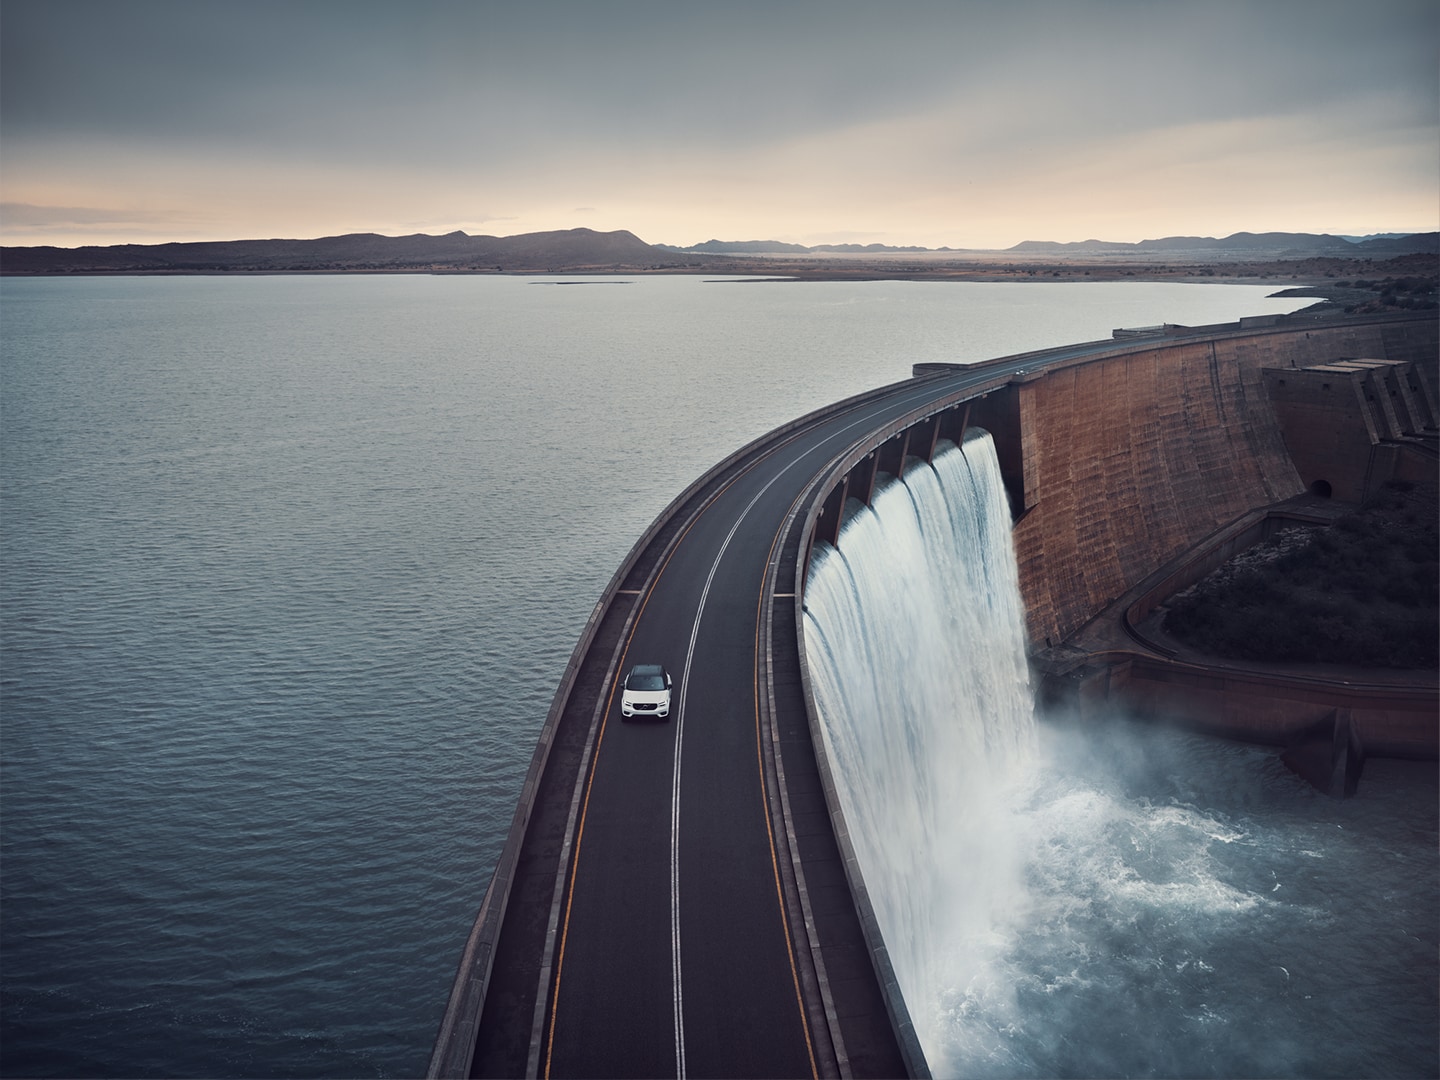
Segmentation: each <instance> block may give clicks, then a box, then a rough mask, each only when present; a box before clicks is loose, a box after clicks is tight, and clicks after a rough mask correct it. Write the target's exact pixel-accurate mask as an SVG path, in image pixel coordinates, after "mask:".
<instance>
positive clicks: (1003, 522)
mask: <svg viewBox="0 0 1440 1080" xmlns="http://www.w3.org/2000/svg"><path fill="white" fill-rule="evenodd" d="M1018 577H1019V576H1018V572H1017V568H1016V563H1015V556H1014V551H1013V548H1012V545H1011V538H1010V513H1009V508H1008V504H1007V502H1006V498H1005V491H1004V487H1003V484H1002V482H1001V476H1000V467H999V462H998V460H997V459H996V456H995V450H994V445H993V443H992V441H991V439H990V436H989V435H988V433H985V432H983V431H980V430H978V429H972V431H971V432H970V433H968V434H967V436H966V438H965V441H964V445H963V447H955V446H953V445H950V446H948V447H946V448H945V449H944V450H943V451H942V452H941V453H939V454H938V455H937V456H936V457H935V459H934V461H933V462H932V463H930V464H926V463H924V462H920V461H918V460H912V461H911V462H910V464H909V467H908V468H906V469H905V470H904V472H903V475H902V476H901V477H900V478H899V479H898V480H897V481H895V482H893V483H891V484H889V485H887V486H885V487H884V488H882V489H881V490H880V491H879V493H878V494H877V495H876V496H875V497H874V499H873V500H872V505H871V506H869V507H863V506H860V505H859V504H852V505H851V507H850V508H849V518H848V520H847V521H846V523H845V525H844V527H843V528H842V529H841V531H840V536H839V541H838V544H837V545H836V546H835V547H831V546H829V545H822V546H820V547H818V548H817V550H816V553H815V556H814V558H813V560H812V563H811V569H810V574H809V579H808V582H807V585H806V593H805V608H806V612H805V641H806V650H807V654H808V656H809V662H810V668H811V676H812V682H813V688H814V694H815V701H816V706H817V708H818V709H819V712H820V716H821V720H822V727H823V730H824V738H825V742H826V751H827V753H828V754H829V756H830V760H831V763H832V766H833V768H834V770H835V773H836V779H837V787H838V790H839V797H840V800H841V803H842V807H843V809H844V812H845V816H846V820H847V822H848V823H849V826H850V832H851V835H852V838H853V840H854V843H855V847H856V853H857V856H858V858H859V859H860V863H861V866H862V867H863V870H864V873H865V877H866V881H867V883H869V884H870V891H871V899H872V902H873V903H874V906H875V909H876V916H877V918H878V920H879V923H880V927H881V931H882V933H883V934H884V936H885V941H886V944H887V946H888V948H889V950H890V954H891V958H892V961H893V963H894V965H895V969H896V974H897V977H898V979H899V980H900V984H901V989H902V991H903V993H904V996H905V1000H906V1002H907V1004H908V1005H909V1007H910V1011H911V1015H912V1018H913V1020H914V1022H915V1025H916V1030H917V1033H918V1034H919V1036H920V1040H921V1043H922V1045H924V1046H925V1047H926V1051H927V1054H931V1053H932V1052H933V1050H935V1049H937V1048H938V1045H939V1043H940V1040H941V1035H942V1029H943V1028H945V1027H946V1025H945V1022H944V1018H943V1017H942V1014H941V1009H942V1007H943V1001H942V999H943V998H944V997H945V995H946V992H947V991H950V990H953V988H954V987H956V986H957V984H958V985H966V986H968V987H970V988H971V990H972V991H973V992H974V993H977V994H979V995H981V996H986V995H987V994H988V993H990V992H991V990H992V989H993V991H994V992H995V993H1003V989H1002V988H1000V987H998V986H997V987H993V988H991V987H987V986H986V985H984V984H985V983H986V982H987V975H986V972H987V971H988V970H990V967H991V965H990V964H989V962H988V957H989V955H990V954H991V953H992V952H993V950H994V948H995V946H996V944H997V943H996V941H995V940H994V928H995V927H996V926H997V925H999V924H1003V923H1006V922H1008V921H1009V919H1010V918H1011V917H1013V915H1014V912H1015V909H1016V907H1017V905H1021V904H1022V903H1023V897H1024V895H1025V893H1024V888H1023V882H1022V873H1023V869H1024V868H1023V860H1022V858H1021V854H1020V845H1017V844H1015V843H1013V842H1012V838H1011V836H1010V829H1009V828H1008V827H1007V822H1009V821H1010V820H1011V817H1012V815H1011V812H1010V811H1009V809H1008V806H1009V804H1010V803H1011V801H1012V798H1013V796H1014V793H1015V791H1016V785H1017V784H1018V783H1021V782H1023V780H1024V778H1025V776H1026V774H1027V773H1028V772H1029V771H1030V769H1029V766H1030V765H1031V763H1032V762H1033V758H1034V755H1035V752H1036V742H1037V733H1036V724H1035V718H1034V705H1033V696H1032V694H1031V691H1030V685H1029V679H1028V670H1027V665H1026V659H1025V622H1024V611H1023V607H1022V603H1021V599H1020V590H1019V580H1018Z"/></svg>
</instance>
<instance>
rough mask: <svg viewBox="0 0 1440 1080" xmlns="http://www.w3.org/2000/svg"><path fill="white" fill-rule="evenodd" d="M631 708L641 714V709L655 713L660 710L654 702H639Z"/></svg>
mask: <svg viewBox="0 0 1440 1080" xmlns="http://www.w3.org/2000/svg"><path fill="white" fill-rule="evenodd" d="M630 707H631V708H632V709H634V710H635V711H636V712H639V711H640V710H641V709H649V710H651V711H653V710H655V709H658V708H659V707H660V706H658V705H656V704H655V703H654V702H653V701H637V702H635V704H634V705H631V706H630Z"/></svg>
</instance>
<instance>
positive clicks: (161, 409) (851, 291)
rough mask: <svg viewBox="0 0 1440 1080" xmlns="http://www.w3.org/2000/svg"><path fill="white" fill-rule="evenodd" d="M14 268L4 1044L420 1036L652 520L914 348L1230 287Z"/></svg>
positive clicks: (412, 1065)
mask: <svg viewBox="0 0 1440 1080" xmlns="http://www.w3.org/2000/svg"><path fill="white" fill-rule="evenodd" d="M625 280H626V282H627V283H624V284H621V283H619V282H618V281H617V282H615V283H611V284H601V283H599V282H595V283H590V284H584V285H578V284H577V285H561V284H546V283H541V282H540V281H538V280H532V279H521V278H502V277H493V278H492V277H467V276H436V277H428V276H345V277H339V276H337V277H326V276H314V277H309V276H307V277H254V278H218V277H174V278H159V279H138V278H81V279H71V280H41V279H14V278H6V279H0V350H3V352H0V543H3V548H0V551H3V565H0V634H3V640H0V644H3V657H0V749H3V763H0V800H3V819H0V821H3V824H0V860H3V875H0V960H3V964H0V994H3V1031H0V1071H3V1072H4V1073H5V1074H7V1075H45V1076H73V1075H108V1076H138V1075H156V1076H162V1075H168V1076H235V1075H251V1076H320V1075H328V1076H336V1075H344V1076H367V1075H377V1076H406V1075H414V1074H417V1073H418V1072H420V1071H422V1070H423V1068H424V1065H425V1062H426V1058H427V1055H428V1053H429V1049H430V1044H431V1040H432V1039H433V1036H434V1032H435V1028H436V1025H437V1023H438V1020H439V1016H440V1012H441V1009H442V1008H443V1005H444V1002H445V997H446V994H447V993H448V990H449V986H450V981H451V979H452V977H453V974H454V969H455V964H456V962H457V960H458V958H459V951H460V948H461V945H462V943H463V941H464V939H465V936H466V934H467V932H468V930H469V927H470V922H471V920H472V918H473V916H474V913H475V910H476V908H477V906H478V904H479V901H480V898H481V896H482V894H483V892H484V889H485V886H486V883H487V882H488V880H489V876H490V873H491V871H492V868H493V865H494V861H495V859H496V857H497V855H498V853H499V850H500V847H501V845H502V843H503V840H504V835H505V831H506V829H507V828H508V825H509V821H510V817H511V814H512V812H513V809H514V800H515V798H516V795H517V793H518V791H519V787H520V783H521V780H522V778H523V775H524V770H525V768H526V766H527V764H528V762H529V759H530V755H531V752H532V750H533V749H534V743H535V737H536V735H537V733H538V731H539V728H540V725H541V723H542V722H543V719H544V716H545V713H546V710H547V708H548V706H549V702H550V698H551V695H552V694H553V692H554V688H555V684H556V682H557V680H558V678H559V675H560V672H561V670H562V669H563V667H564V664H565V661H566V659H567V657H568V655H569V653H570V650H571V648H572V647H573V645H574V642H575V639H576V637H577V636H578V634H579V632H580V629H581V627H582V625H583V623H584V620H585V618H586V617H587V615H588V614H589V611H590V609H591V607H592V605H593V604H594V602H595V600H596V599H597V597H598V596H599V593H600V591H601V589H602V588H603V586H604V584H605V582H606V581H607V580H608V578H609V576H610V574H611V573H612V572H613V570H614V569H615V567H616V566H617V565H618V563H619V562H620V560H621V559H622V558H623V556H624V554H625V552H626V551H627V550H628V549H629V547H630V545H631V544H632V543H633V542H634V540H635V538H636V537H637V536H638V535H639V534H640V533H641V532H642V531H643V530H644V528H645V527H646V525H648V524H649V522H650V521H651V520H652V519H653V518H654V516H655V515H656V514H657V513H658V512H659V511H660V510H661V509H662V508H663V507H664V506H665V504H666V503H667V502H669V500H670V499H671V498H672V497H673V496H674V495H676V494H677V493H678V492H679V491H680V490H681V489H682V488H683V487H684V486H685V485H686V484H687V483H689V482H690V481H691V480H692V479H694V478H695V477H696V476H698V475H699V474H700V473H701V472H703V471H704V470H705V469H706V468H708V467H709V466H710V465H711V464H713V463H714V462H715V461H716V460H718V459H719V458H721V457H723V456H724V455H725V454H727V453H729V452H730V451H731V450H733V449H735V448H736V447H738V446H739V445H741V444H743V443H744V442H746V441H748V440H750V439H752V438H754V437H755V436H757V435H759V434H761V433H763V432H764V431H766V430H769V429H770V428H772V427H774V426H776V425H778V424H781V423H783V422H785V421H787V420H790V419H792V418H793V417H795V416H796V415H799V414H800V413H803V412H805V411H808V410H810V409H813V408H817V407H819V406H821V405H824V404H827V403H829V402H831V401H834V400H836V399H839V398H841V397H844V396H846V395H849V394H852V393H855V392H858V391H860V390H864V389H868V388H870V387H873V386H877V385H880V384H883V383H888V382H893V381H896V380H900V379H904V378H906V377H907V376H908V375H909V372H910V366H911V364H912V363H915V362H919V361H933V360H946V361H971V360H980V359H985V358H989V357H991V356H997V355H1002V354H1007V353H1014V352H1019V351H1024V350H1029V349H1034V348H1041V347H1045V346H1050V345H1061V344H1066V343H1071V342H1078V341H1085V340H1094V339H1099V338H1105V337H1108V336H1109V333H1110V330H1111V329H1112V328H1114V327H1120V326H1137V325H1149V324H1155V323H1160V322H1177V323H1188V324H1202V323H1209V322H1219V321H1226V320H1231V319H1234V318H1236V317H1238V316H1240V315H1257V314H1264V313H1269V312H1281V311H1289V310H1294V309H1295V308H1297V307H1300V306H1303V305H1304V304H1305V303H1307V301H1303V300H1293V299H1292V300H1272V299H1266V298H1265V295H1264V294H1265V292H1266V291H1267V290H1265V289H1262V288H1254V287H1242V286H1227V285H1203V286H1191V285H1160V284H1143V283H1136V284H1099V283H1096V284H1084V283H1067V284H948V283H947V284H939V283H936V284H917V283H905V282H866V283H816V284H795V283H765V284H760V283H725V282H706V281H702V280H700V279H698V278H664V277H661V278H637V279H633V280H632V279H625Z"/></svg>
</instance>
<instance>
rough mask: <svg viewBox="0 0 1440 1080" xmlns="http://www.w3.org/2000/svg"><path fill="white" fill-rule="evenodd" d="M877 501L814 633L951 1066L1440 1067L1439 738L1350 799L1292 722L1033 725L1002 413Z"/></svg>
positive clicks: (828, 714) (1295, 1072)
mask: <svg viewBox="0 0 1440 1080" xmlns="http://www.w3.org/2000/svg"><path fill="white" fill-rule="evenodd" d="M872 503H873V505H872V507H862V506H860V504H858V503H854V502H852V503H851V505H850V507H849V510H848V513H849V518H848V520H847V521H846V523H845V525H844V527H843V528H842V529H841V532H840V538H839V544H838V547H830V546H828V545H822V546H820V547H819V548H817V550H816V554H815V557H814V559H813V561H812V564H811V570H810V576H809V581H808V582H807V585H806V594H805V645H806V651H807V655H808V658H809V663H810V669H811V676H812V680H813V687H814V692H815V701H816V705H817V707H818V709H819V711H820V718H821V721H822V727H823V729H824V732H825V743H826V750H827V753H828V754H829V756H830V760H831V763H832V766H833V768H834V771H835V774H836V787H837V791H838V793H839V797H840V800H841V803H842V809H843V810H844V813H845V817H846V820H847V823H848V825H849V831H850V834H851V838H852V841H853V843H854V845H855V849H856V855H857V857H858V858H859V860H860V864H861V868H862V871H863V873H864V875H865V881H866V885H867V887H868V892H869V894H870V898H871V901H872V903H873V905H874V907H875V912H876V916H877V918H878V920H879V923H880V929H881V932H882V934H883V935H884V938H885V943H886V945H887V947H888V949H889V952H890V956H891V960H892V962H893V964H894V968H895V972H896V976H897V978H898V979H899V982H900V986H901V990H902V992H903V994H904V998H905V1002H906V1005H907V1007H908V1008H909V1011H910V1015H911V1017H912V1019H913V1020H914V1022H915V1028H916V1032H917V1034H918V1036H919V1038H920V1042H921V1045H922V1046H923V1048H924V1050H925V1054H926V1057H927V1059H928V1061H929V1064H930V1066H931V1068H932V1070H933V1071H934V1072H935V1074H936V1075H958V1076H967V1077H997V1078H999V1077H1016V1076H1257V1077H1258V1076H1292V1077H1293V1076H1337V1077H1340V1076H1357V1075H1371V1076H1419V1075H1434V1067H1435V1062H1436V1060H1437V1049H1440V1032H1437V1023H1436V1016H1437V1015H1440V1001H1437V998H1440V994H1437V985H1440V978H1437V962H1436V955H1437V940H1436V927H1437V926H1440V911H1437V907H1440V905H1437V896H1440V862H1437V856H1436V851H1437V822H1436V804H1437V797H1436V773H1435V768H1434V765H1433V763H1424V762H1390V761H1383V760H1374V761H1371V762H1370V763H1369V764H1368V765H1367V768H1366V782H1365V783H1364V784H1362V785H1361V790H1360V792H1359V795H1358V796H1357V797H1356V798H1354V799H1347V800H1344V801H1340V800H1332V799H1327V798H1325V797H1324V796H1323V795H1320V794H1319V793H1318V792H1315V791H1314V790H1313V789H1311V788H1309V787H1308V785H1306V784H1305V782H1304V781H1302V780H1300V779H1298V778H1297V777H1295V776H1294V775H1293V774H1290V773H1289V772H1287V771H1286V770H1285V769H1284V767H1283V766H1282V765H1281V764H1280V762H1279V760H1278V757H1277V756H1276V755H1275V753H1274V752H1273V751H1271V750H1269V749H1268V748H1263V747H1254V746H1245V745H1239V744H1235V743H1227V742H1224V741H1222V740H1217V739H1208V738H1205V737H1202V736H1199V735H1193V734H1187V733H1185V732H1183V731H1177V730H1174V729H1169V728H1166V727H1164V726H1163V725H1156V724H1153V723H1140V722H1136V721H1134V720H1130V719H1127V718H1124V717H1120V716H1117V717H1113V718H1110V719H1108V720H1105V721H1104V722H1100V721H1096V722H1093V723H1083V724H1082V723H1079V722H1076V721H1075V720H1074V719H1073V718H1070V719H1066V718H1050V717H1046V718H1044V719H1045V720H1046V721H1047V722H1046V723H1042V724H1038V725H1037V723H1036V718H1035V715H1034V708H1033V705H1032V698H1031V694H1030V690H1029V687H1028V685H1027V677H1026V662H1025V636H1024V620H1023V613H1022V610H1021V601H1020V596H1019V590H1018V583H1017V573H1016V566H1015V560H1014V555H1013V552H1012V548H1011V543H1010V516H1009V513H1008V510H1007V506H1006V500H1005V496H1004V492H1003V490H1002V488H1001V484H1000V475H999V466H998V463H997V461H996V458H995V453H994V448H993V446H992V444H991V441H990V438H989V436H988V435H984V434H983V433H980V434H976V435H974V436H973V437H970V436H967V438H966V440H965V444H964V447H963V451H962V450H961V449H957V448H954V447H949V448H947V449H946V450H945V452H944V453H942V454H940V455H938V456H937V457H936V458H935V461H934V463H933V464H932V465H926V464H923V463H919V462H912V463H911V465H910V467H909V468H907V469H906V470H905V472H904V476H903V478H902V479H901V480H900V481H898V482H893V483H891V484H889V485H888V486H886V487H884V488H883V490H881V491H880V493H879V494H878V495H877V496H876V497H875V498H874V499H873V500H872ZM1052 719H1057V720H1058V722H1054V723H1052V722H1048V721H1050V720H1052Z"/></svg>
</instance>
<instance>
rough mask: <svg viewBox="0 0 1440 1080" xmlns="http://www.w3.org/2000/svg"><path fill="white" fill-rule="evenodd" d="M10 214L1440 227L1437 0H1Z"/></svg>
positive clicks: (667, 227) (709, 232) (1052, 232)
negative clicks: (775, 1) (699, 1)
mask: <svg viewBox="0 0 1440 1080" xmlns="http://www.w3.org/2000/svg"><path fill="white" fill-rule="evenodd" d="M0 22H3V33H0V49H3V56H0V80H3V87H0V140H3V150H4V152H3V155H0V198H3V204H0V240H3V242H4V243H5V244H11V245H31V244H54V245H59V246H66V247H71V246H79V245H83V244H114V243H163V242H168V241H186V240H229V239H251V238H255V239H260V238H272V237H289V238H310V237H319V236H327V235H336V234H341V233H348V232H378V233H383V234H387V235H403V234H409V233H417V232H423V233H434V234H439V233H446V232H451V231H454V230H456V229H460V230H463V231H465V232H467V233H471V234H480V233H488V234H496V235H511V234H516V233H525V232H535V231H544V230H552V229H569V228H575V227H579V226H584V227H588V228H592V229H596V230H600V231H610V230H616V229H628V230H629V231H631V232H634V233H635V234H636V235H637V236H639V237H640V238H641V239H643V240H646V241H648V242H650V243H664V244H675V245H689V244H694V243H697V242H700V241H704V240H707V239H711V238H719V239H726V240H753V239H767V240H771V239H773V240H781V241H787V242H792V243H802V244H812V245H813V244H821V243H844V242H853V243H883V244H891V245H921V246H925V247H942V246H945V247H953V248H982V249H986V248H1004V247H1009V246H1011V245H1013V244H1015V243H1018V242H1020V241H1023V240H1056V241H1076V240H1085V239H1091V238H1096V239H1102V240H1110V241H1138V240H1143V239H1153V238H1157V237H1163V236H1174V235H1200V236H1225V235H1228V234H1230V233H1234V232H1241V231H1250V232H1269V231H1280V232H1312V233H1327V232H1328V233H1335V234H1339V235H1352V236H1360V235H1368V234H1373V233H1385V232H1397V233H1398V232H1422V231H1433V230H1435V229H1436V228H1437V227H1440V89H1437V79H1436V75H1435V72H1436V70H1437V62H1440V4H1436V3H1434V2H1433V0H1376V2H1374V3H1372V4H1369V5H1365V6H1364V7H1363V8H1357V7H1355V6H1354V5H1353V4H1349V3H1335V2H1331V0H1306V2H1303V3H1296V2H1291V0H1266V2H1245V0H1231V2H1227V0H1217V2H1207V3H1171V4H1155V3H1148V2H1133V0H1073V2H1060V3H1056V2H1051V0H1017V2H1015V3H1004V4H1002V3H993V2H983V0H962V2H939V3H934V2H918V0H917V2H900V3H896V4H892V5H871V4H859V3H831V2H826V3H815V2H809V0H797V2H793V3H786V4H779V5H772V4H759V3H743V2H742V3H730V4H719V5H683V4H682V5H674V4H661V3H650V2H613V3H578V2H555V0H551V2H543V0H542V2H538V3H530V4H524V5H519V4H492V3H461V2H449V0H422V2H417V3H410V4H404V5H401V4H395V3H383V2H370V0H354V2H335V0H298V2H290V3H274V2H270V0H257V2H247V3H233V2H216V0H183V2H177V0H120V2H97V0H6V3H5V4H4V7H3V9H0Z"/></svg>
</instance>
